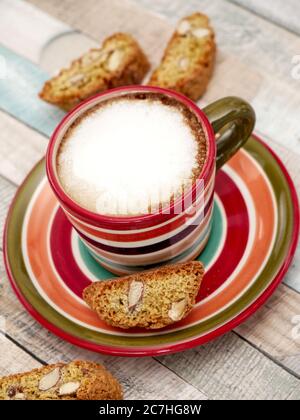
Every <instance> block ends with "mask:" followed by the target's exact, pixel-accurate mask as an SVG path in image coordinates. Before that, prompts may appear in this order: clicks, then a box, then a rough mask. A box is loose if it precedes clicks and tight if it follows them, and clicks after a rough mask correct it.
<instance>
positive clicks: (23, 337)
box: [0, 253, 207, 400]
mask: <svg viewBox="0 0 300 420" xmlns="http://www.w3.org/2000/svg"><path fill="white" fill-rule="evenodd" d="M0 278H1V288H0V307H1V316H2V317H3V318H5V320H6V326H5V329H6V333H7V334H8V335H9V336H11V337H13V338H14V339H15V340H17V341H18V342H19V343H20V344H21V345H22V346H24V347H25V348H28V349H29V350H30V352H31V353H33V354H35V355H36V356H37V357H38V358H40V359H42V360H44V361H45V362H47V363H56V362H58V361H65V362H68V361H70V360H73V359H87V360H92V361H96V362H98V363H103V364H105V365H106V366H107V368H108V369H109V370H110V371H111V372H112V373H113V374H114V375H115V376H116V377H118V378H119V379H120V381H121V382H122V384H123V386H124V390H125V396H126V398H128V399H153V400H154V399H159V400H164V399H191V400H203V399H207V397H206V395H205V394H204V393H203V392H201V391H200V390H199V389H196V388H195V387H193V386H192V385H189V384H188V383H187V382H186V381H184V380H183V379H181V378H179V377H178V376H177V375H176V374H175V373H173V372H172V371H170V370H169V369H168V368H167V367H165V366H163V365H161V364H160V363H159V362H157V361H156V360H154V359H153V358H142V359H134V358H131V359H129V358H119V357H109V356H103V355H100V354H96V353H92V352H89V351H87V350H83V349H80V348H77V347H74V346H72V345H71V344H68V343H66V342H65V341H63V340H60V339H59V338H57V337H55V336H54V335H52V334H51V333H49V332H47V331H46V329H44V328H43V327H41V326H40V325H39V324H38V323H37V322H36V321H35V320H34V319H33V318H31V316H30V315H29V314H28V313H27V312H25V311H24V308H23V307H22V306H21V304H20V303H19V302H18V301H17V299H16V297H15V295H14V294H13V292H12V290H11V288H10V286H9V284H8V280H7V277H6V275H5V272H4V267H3V259H2V253H1V255H0ZM1 324H2V326H3V322H1ZM1 324H0V325H1ZM0 329H1V327H0ZM0 346H1V352H0V372H1V368H2V371H3V374H5V373H8V371H7V368H9V366H10V365H11V371H12V370H13V371H19V370H20V371H22V370H27V369H30V368H31V364H30V363H28V357H27V356H26V354H25V356H26V357H24V358H23V363H22V359H21V358H20V357H19V358H17V360H16V364H14V359H13V358H12V357H13V356H14V354H15V353H14V352H17V351H16V350H15V349H14V347H16V346H11V348H12V351H8V352H7V354H6V352H3V351H2V343H1V334H0ZM11 356H12V357H11ZM32 363H33V366H32V367H34V366H36V365H37V363H36V362H35V361H33V362H32Z"/></svg>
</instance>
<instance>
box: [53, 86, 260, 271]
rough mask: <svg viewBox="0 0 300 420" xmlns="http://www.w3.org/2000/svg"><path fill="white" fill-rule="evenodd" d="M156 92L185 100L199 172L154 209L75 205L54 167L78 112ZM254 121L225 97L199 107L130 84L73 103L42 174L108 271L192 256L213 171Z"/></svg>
mask: <svg viewBox="0 0 300 420" xmlns="http://www.w3.org/2000/svg"><path fill="white" fill-rule="evenodd" d="M147 92H151V93H158V94H160V95H163V96H167V97H169V98H170V97H171V98H172V99H173V100H174V99H175V100H176V101H178V102H179V103H181V104H183V105H185V106H187V107H188V108H189V109H190V110H191V111H192V113H193V114H194V115H195V116H196V118H197V119H198V120H199V121H200V123H201V125H202V127H203V130H204V132H205V136H206V142H207V156H206V161H205V163H204V166H203V168H202V171H201V173H200V175H199V178H198V179H197V180H196V181H195V182H194V184H193V185H192V186H191V188H189V189H188V190H187V191H186V192H184V194H183V195H182V196H181V197H180V198H178V199H176V200H174V201H173V202H171V203H170V205H169V206H168V208H163V209H160V210H157V211H154V212H153V213H149V214H144V215H137V216H109V215H102V214H98V213H93V212H91V211H89V210H87V209H86V208H83V207H81V206H80V205H78V204H77V203H76V202H75V201H74V200H72V199H71V198H70V197H69V196H68V195H67V194H66V192H65V191H64V189H63V188H62V186H61V184H60V181H59V179H58V175H57V170H56V166H57V165H56V157H57V152H58V148H59V145H60V142H61V140H62V138H63V136H64V134H65V133H66V131H67V130H68V128H69V127H70V125H71V124H73V123H74V121H75V120H76V119H77V118H79V117H80V116H81V115H82V113H83V112H86V111H87V110H88V109H90V108H92V107H94V106H95V105H96V104H99V103H101V102H102V101H104V100H107V99H110V98H116V97H121V96H123V95H128V94H129V93H143V94H145V93H147ZM254 124H255V114H254V111H253V109H252V107H251V106H250V105H249V104H248V103H247V102H245V101H244V100H242V99H239V98H236V97H227V98H223V99H220V100H218V101H217V102H214V103H213V104H211V105H209V106H207V107H206V108H204V109H203V110H201V109H199V107H198V106H197V105H196V104H195V103H194V102H192V101H191V100H189V99H188V98H186V97H185V96H183V95H180V94H178V93H176V92H174V91H170V90H166V89H161V88H157V87H152V86H151V87H150V86H130V87H121V88H117V89H112V90H110V91H106V92H104V93H101V94H98V95H96V96H94V97H92V98H90V99H88V100H86V101H84V102H82V103H81V104H80V105H78V106H77V107H76V108H74V109H73V110H72V111H71V112H69V113H68V114H67V115H66V117H65V118H64V119H63V120H62V121H61V123H60V124H59V125H58V127H57V128H56V130H55V131H54V133H53V135H52V137H51V139H50V143H49V146H48V150H47V154H46V168H47V176H48V180H49V183H50V185H51V188H52V190H53V192H54V194H55V195H56V197H57V199H58V201H59V203H60V206H61V208H62V210H63V211H64V213H65V215H66V217H67V218H68V220H69V221H70V223H71V224H72V226H73V228H75V230H76V231H77V233H78V235H79V237H80V239H81V240H82V242H83V244H84V246H86V247H87V249H88V251H89V252H90V253H91V255H92V256H93V257H94V258H95V259H96V260H97V261H98V262H99V263H100V264H101V265H102V266H104V267H105V268H106V269H108V270H109V271H111V272H113V273H115V274H118V275H121V274H127V273H131V272H134V271H138V270H141V269H145V268H148V267H151V266H153V265H157V264H167V263H171V262H172V263H173V262H184V261H187V260H192V259H194V258H195V257H197V255H199V254H200V252H201V251H202V250H203V248H204V247H205V245H206V243H207V241H208V238H209V234H210V228H211V221H212V210H213V203H214V200H213V196H214V187H215V173H216V170H218V169H219V168H220V167H221V166H222V165H223V164H224V163H225V162H226V161H227V160H228V159H230V157H231V156H233V155H234V154H235V153H236V151H237V150H238V149H239V148H240V147H241V146H242V145H243V144H244V142H245V141H246V140H247V139H248V138H249V136H250V134H251V133H252V130H253V128H254Z"/></svg>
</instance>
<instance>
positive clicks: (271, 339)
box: [235, 285, 300, 377]
mask: <svg viewBox="0 0 300 420" xmlns="http://www.w3.org/2000/svg"><path fill="white" fill-rule="evenodd" d="M235 331H236V332H237V333H238V334H240V335H241V336H242V337H243V338H245V339H246V340H247V341H249V342H250V343H253V344H254V345H255V346H256V347H257V348H259V349H260V350H262V351H263V352H264V353H266V354H268V355H270V356H271V357H272V358H273V359H274V360H276V361H278V362H279V363H280V364H282V365H283V366H286V367H287V368H288V369H289V370H291V371H292V372H294V374H296V375H297V376H298V377H300V295H299V293H295V292H294V291H293V290H291V289H290V288H288V287H286V286H284V285H282V286H280V287H279V289H278V290H277V291H276V292H275V293H274V295H273V296H272V297H271V298H270V299H269V300H268V301H267V303H266V304H265V305H264V306H263V307H262V308H261V309H260V310H259V311H257V312H256V313H255V314H254V315H253V316H252V317H251V318H250V319H249V320H248V321H247V322H245V323H244V324H242V325H240V326H239V327H238V328H237V329H236V330H235Z"/></svg>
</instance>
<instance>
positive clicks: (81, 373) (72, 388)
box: [0, 360, 123, 400]
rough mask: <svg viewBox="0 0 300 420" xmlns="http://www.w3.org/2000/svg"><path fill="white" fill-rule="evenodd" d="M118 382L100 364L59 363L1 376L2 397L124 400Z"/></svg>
mask: <svg viewBox="0 0 300 420" xmlns="http://www.w3.org/2000/svg"><path fill="white" fill-rule="evenodd" d="M121 399H123V392H122V388H121V385H120V384H119V382H118V381H117V380H116V379H115V378H114V377H113V376H112V375H111V374H110V373H109V372H108V371H107V370H106V369H105V368H104V367H103V366H101V365H98V364H97V363H92V362H86V361H80V360H77V361H73V362H71V363H68V364H64V363H57V364H54V365H49V366H45V367H42V368H40V369H34V370H32V371H31V372H26V373H20V374H17V375H11V376H6V377H4V378H0V400H121Z"/></svg>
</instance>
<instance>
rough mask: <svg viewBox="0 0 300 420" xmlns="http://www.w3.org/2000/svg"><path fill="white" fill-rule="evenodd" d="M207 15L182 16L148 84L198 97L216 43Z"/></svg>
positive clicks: (207, 77) (208, 75)
mask: <svg viewBox="0 0 300 420" xmlns="http://www.w3.org/2000/svg"><path fill="white" fill-rule="evenodd" d="M214 38H215V36H214V31H213V29H212V27H211V26H210V23H209V19H208V17H207V16H205V15H203V14H201V13H194V14H193V15H191V16H188V17H185V18H183V19H182V20H181V21H180V22H179V24H178V26H177V29H176V31H175V33H174V34H173V36H172V38H171V39H170V41H169V43H168V45H167V48H166V50H165V53H164V56H163V58H162V61H161V63H160V65H159V66H158V68H157V69H156V70H155V71H154V72H153V74H152V76H151V78H150V81H149V84H150V85H153V86H160V87H163V88H168V89H173V90H176V91H178V92H180V93H183V94H184V95H186V96H188V97H189V98H190V99H192V100H194V101H196V100H198V99H199V98H200V97H201V96H202V95H203V93H204V92H205V90H206V87H207V85H208V82H209V80H210V78H211V76H212V73H213V68H214V62H215V53H216V44H215V40H214Z"/></svg>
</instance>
